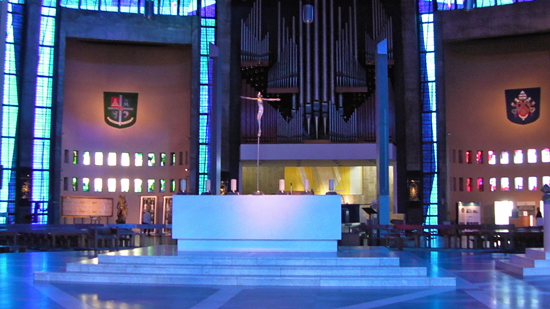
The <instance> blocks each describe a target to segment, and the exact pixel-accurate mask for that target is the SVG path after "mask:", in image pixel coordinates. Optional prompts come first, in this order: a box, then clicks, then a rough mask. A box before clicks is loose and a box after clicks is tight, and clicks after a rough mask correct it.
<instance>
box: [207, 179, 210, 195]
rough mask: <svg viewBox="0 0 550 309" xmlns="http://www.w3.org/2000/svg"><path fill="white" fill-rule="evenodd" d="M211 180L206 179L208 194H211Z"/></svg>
mask: <svg viewBox="0 0 550 309" xmlns="http://www.w3.org/2000/svg"><path fill="white" fill-rule="evenodd" d="M210 185H211V184H210V179H206V192H210Z"/></svg>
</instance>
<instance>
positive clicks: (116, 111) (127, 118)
mask: <svg viewBox="0 0 550 309" xmlns="http://www.w3.org/2000/svg"><path fill="white" fill-rule="evenodd" d="M103 97H104V114H105V123H107V124H108V125H110V126H111V127H113V128H118V129H122V128H127V127H129V126H132V125H133V124H134V123H136V119H137V101H138V94H137V93H129V92H104V93H103Z"/></svg>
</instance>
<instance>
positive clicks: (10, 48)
mask: <svg viewBox="0 0 550 309" xmlns="http://www.w3.org/2000/svg"><path fill="white" fill-rule="evenodd" d="M15 70H16V66H15V46H14V45H13V44H9V43H8V44H6V59H5V61H4V72H5V73H10V74H15V72H16V71H15Z"/></svg>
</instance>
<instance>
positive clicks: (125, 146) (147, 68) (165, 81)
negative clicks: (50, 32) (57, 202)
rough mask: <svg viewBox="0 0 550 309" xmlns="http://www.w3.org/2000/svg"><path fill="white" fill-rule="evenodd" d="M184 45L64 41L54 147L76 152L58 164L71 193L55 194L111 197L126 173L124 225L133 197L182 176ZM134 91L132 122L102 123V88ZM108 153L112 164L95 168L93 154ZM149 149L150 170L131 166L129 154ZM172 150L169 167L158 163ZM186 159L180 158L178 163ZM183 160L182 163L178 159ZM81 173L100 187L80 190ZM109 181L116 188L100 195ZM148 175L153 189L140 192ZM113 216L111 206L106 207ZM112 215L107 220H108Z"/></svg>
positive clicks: (187, 58)
mask: <svg viewBox="0 0 550 309" xmlns="http://www.w3.org/2000/svg"><path fill="white" fill-rule="evenodd" d="M190 66H191V48H190V46H189V45H143V44H128V43H124V42H104V41H81V40H77V39H68V40H67V42H66V48H65V71H64V76H65V83H64V96H63V97H64V113H63V135H62V136H63V138H62V149H63V150H67V151H68V152H69V154H70V155H72V152H73V150H77V151H78V152H79V156H80V157H79V164H76V165H74V164H72V163H71V162H72V160H71V159H69V160H68V161H69V163H63V164H62V170H63V171H62V173H61V179H63V178H64V177H67V178H68V179H69V180H70V179H72V177H77V178H78V180H79V188H78V191H72V187H71V186H69V190H67V191H64V190H63V189H62V190H63V191H62V193H61V194H62V195H63V196H92V197H112V198H113V199H114V201H115V204H116V201H117V197H118V195H119V193H120V178H123V177H124V178H129V179H130V181H131V185H130V192H128V193H126V199H127V201H128V204H129V211H128V218H127V222H128V223H138V221H139V196H140V195H155V196H163V195H172V194H173V193H171V192H170V191H169V184H168V183H169V181H170V179H176V181H177V180H179V179H180V178H186V176H187V175H188V172H187V171H186V170H185V169H186V168H189V162H188V161H187V160H185V158H184V162H183V165H179V153H180V152H182V153H183V155H184V157H188V153H189V144H190V141H189V136H190V117H191V116H190V111H191V99H190V98H191V87H190V85H191V72H190ZM104 91H113V92H135V93H138V94H139V97H138V109H137V121H136V123H135V124H134V125H133V126H131V127H128V128H124V129H118V128H113V127H111V126H108V125H107V124H106V123H105V121H104V107H103V92H104ZM84 151H90V152H91V154H92V165H89V166H84V165H82V154H83V152H84ZM96 151H101V152H103V153H104V156H105V160H106V156H107V152H109V151H112V152H116V153H117V156H118V158H117V159H118V160H117V161H118V162H117V166H107V163H106V162H105V163H104V165H103V166H95V165H94V163H93V155H94V152H96ZM122 152H129V153H130V155H131V158H132V161H131V166H129V167H123V166H120V154H121V153H122ZM136 152H141V153H143V154H144V155H145V156H146V155H147V153H148V152H153V153H155V154H156V160H157V163H156V164H155V166H153V167H148V166H147V162H146V161H145V162H144V163H145V166H142V167H135V165H134V160H133V158H134V154H135V153H136ZM160 152H164V153H166V154H167V155H169V154H170V153H171V152H174V153H176V155H177V160H176V165H175V166H169V161H168V163H167V165H168V166H160V165H159V161H160V158H159V153H160ZM186 161H187V162H186ZM186 163H187V164H186ZM83 177H89V178H90V179H91V181H92V183H93V179H94V178H96V177H98V178H102V179H103V183H104V188H103V192H93V185H92V186H90V192H82V185H81V181H82V178H83ZM111 177H112V178H116V179H117V192H113V193H109V192H107V186H106V182H107V178H111ZM135 178H139V179H142V180H143V181H144V187H143V188H144V191H143V193H135V192H134V186H133V179H135ZM149 178H151V179H155V180H156V185H155V192H151V193H148V192H147V186H146V181H147V179H149ZM159 179H166V181H167V189H166V192H164V193H161V192H159ZM161 201H162V198H159V203H158V204H157V217H158V218H160V214H161V211H162V205H161ZM114 216H116V209H115V210H114ZM114 220H115V218H114V217H113V218H112V219H110V222H112V223H113V222H114Z"/></svg>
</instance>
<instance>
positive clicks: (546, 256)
mask: <svg viewBox="0 0 550 309" xmlns="http://www.w3.org/2000/svg"><path fill="white" fill-rule="evenodd" d="M525 255H526V256H528V257H530V258H532V259H534V260H550V252H546V251H544V248H527V249H525Z"/></svg>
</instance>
